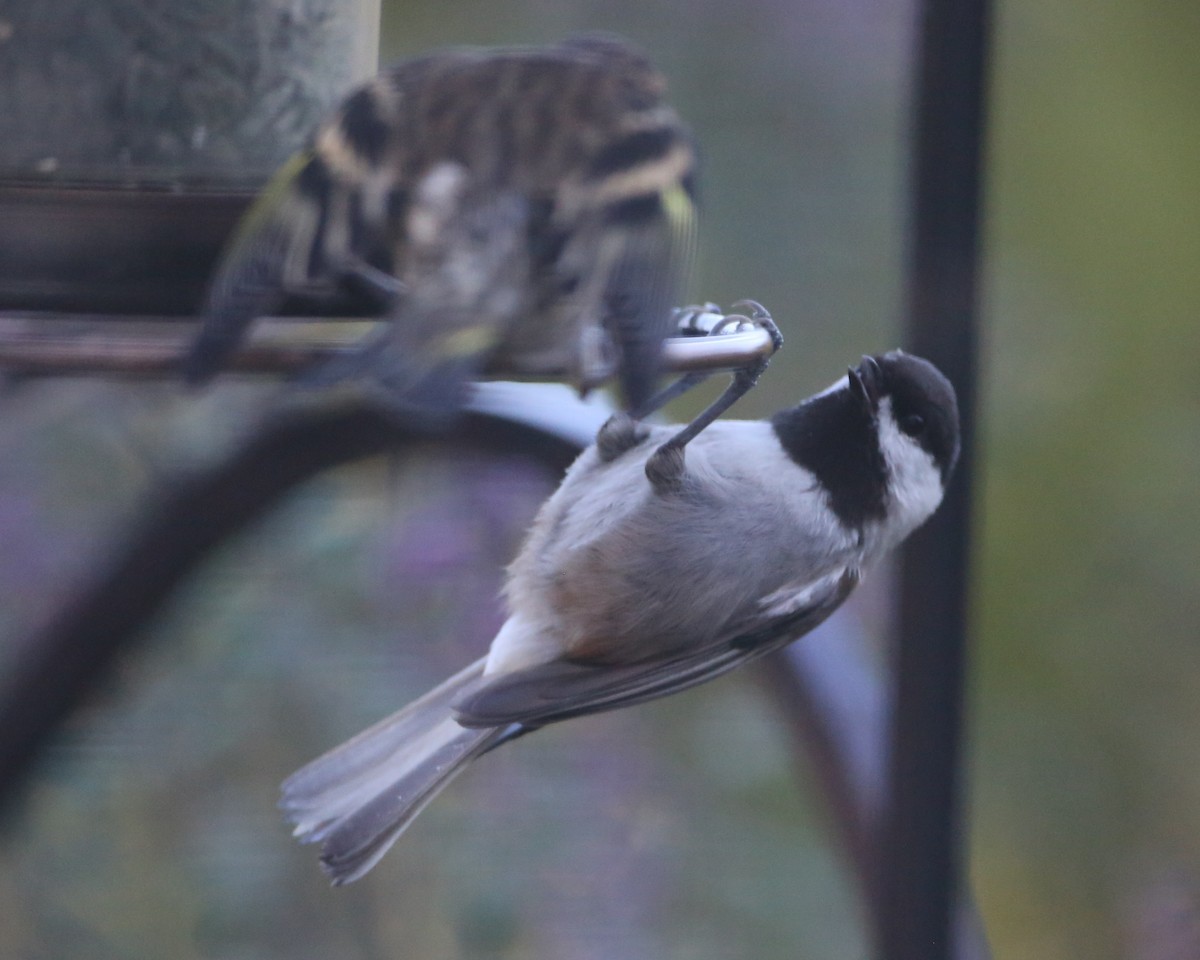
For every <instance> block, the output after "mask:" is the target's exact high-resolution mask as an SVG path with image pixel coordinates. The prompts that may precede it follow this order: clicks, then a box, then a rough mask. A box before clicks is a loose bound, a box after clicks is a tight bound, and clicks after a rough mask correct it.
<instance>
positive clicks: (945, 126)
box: [877, 0, 989, 960]
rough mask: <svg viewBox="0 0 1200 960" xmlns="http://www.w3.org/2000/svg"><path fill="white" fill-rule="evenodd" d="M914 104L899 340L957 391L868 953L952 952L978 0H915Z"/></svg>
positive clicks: (971, 385)
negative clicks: (959, 423)
mask: <svg viewBox="0 0 1200 960" xmlns="http://www.w3.org/2000/svg"><path fill="white" fill-rule="evenodd" d="M921 12H922V20H921V23H920V48H919V52H918V68H917V70H918V72H917V78H916V79H917V86H916V104H915V128H914V146H915V156H914V169H913V179H912V189H913V208H912V209H913V213H912V216H913V220H912V224H911V229H912V234H911V237H912V239H911V247H910V263H909V271H910V279H909V284H910V286H909V304H908V309H909V314H908V331H907V332H908V337H907V340H908V344H909V348H910V349H911V350H912V351H913V352H914V353H918V354H920V355H921V356H924V357H927V358H928V359H930V360H931V361H933V362H934V363H935V364H937V365H938V367H940V368H941V369H942V370H943V371H944V372H945V373H946V375H947V376H948V377H949V378H950V379H951V381H953V383H954V385H955V387H956V388H957V391H958V397H959V403H960V404H961V414H962V417H963V454H962V460H961V461H960V464H959V468H958V475H957V477H956V478H955V481H954V483H953V484H952V486H951V488H950V490H949V492H948V494H947V498H946V501H945V502H944V503H943V505H942V507H941V509H940V510H939V512H938V513H937V515H936V516H935V517H934V518H933V520H932V521H931V522H930V523H929V524H928V526H927V527H925V529H923V530H921V531H920V532H919V533H918V534H917V535H916V536H914V537H913V538H912V539H911V540H910V541H909V544H908V546H907V547H906V549H905V551H904V554H903V563H902V569H901V575H900V610H899V621H900V634H899V635H900V642H899V646H898V649H897V652H896V657H895V660H894V670H895V672H894V677H895V678H896V679H895V683H894V687H893V700H892V702H893V704H894V713H893V720H892V734H891V755H890V771H889V773H890V777H889V780H890V787H889V802H888V807H887V810H886V812H885V814H884V821H883V824H882V837H881V867H880V896H881V903H880V917H879V921H878V923H879V927H878V930H877V944H878V950H879V955H880V957H882V958H885V960H949V958H951V957H957V956H961V955H962V954H961V953H960V952H959V950H958V947H957V941H958V939H959V937H958V934H957V933H956V931H957V930H958V929H959V927H960V925H961V924H962V923H963V922H965V921H963V920H960V912H959V903H960V900H959V885H960V879H961V873H962V863H961V859H962V852H961V851H962V844H961V839H962V837H961V834H962V818H961V814H960V779H961V741H962V728H963V721H962V715H963V710H962V705H963V689H964V678H965V675H966V633H967V595H968V585H969V583H968V571H969V559H970V532H971V493H972V484H973V473H974V439H975V429H974V416H973V414H974V410H975V396H976V362H977V357H976V354H977V350H976V346H977V344H976V339H977V338H976V328H977V316H976V314H977V299H978V297H977V287H978V275H979V246H980V243H979V238H980V196H981V166H982V164H981V154H982V143H983V131H984V94H985V76H986V70H987V61H988V57H987V50H988V42H987V35H988V21H989V17H988V3H987V0H925V2H924V3H923V4H922V7H921Z"/></svg>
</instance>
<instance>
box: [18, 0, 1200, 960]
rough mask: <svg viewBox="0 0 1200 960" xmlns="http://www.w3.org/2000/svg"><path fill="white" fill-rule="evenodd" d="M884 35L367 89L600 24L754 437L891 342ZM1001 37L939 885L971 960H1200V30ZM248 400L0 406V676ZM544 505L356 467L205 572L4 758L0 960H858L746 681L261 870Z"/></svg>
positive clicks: (662, 43) (706, 41)
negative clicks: (336, 756)
mask: <svg viewBox="0 0 1200 960" xmlns="http://www.w3.org/2000/svg"><path fill="white" fill-rule="evenodd" d="M912 19H913V11H912V9H911V8H910V7H909V6H907V5H904V4H883V3H878V2H873V0H850V2H844V0H839V2H834V0H820V2H811V3H808V4H803V5H799V4H793V3H785V2H782V0H750V2H746V3H742V4H737V5H733V4H728V3H718V2H716V0H698V2H687V3H685V2H682V0H673V2H661V3H646V2H633V0H619V2H605V3H600V2H599V0H577V2H570V0H526V2H520V3H507V4H503V5H498V4H495V3H485V2H481V0H471V2H458V3H454V4H446V3H425V2H420V3H417V2H405V3H398V2H397V3H392V4H391V5H388V6H385V11H384V25H383V51H384V57H383V58H384V59H385V60H388V59H393V58H395V57H397V56H402V55H405V54H409V53H414V52H417V51H422V50H426V49H429V48H432V47H437V46H443V45H447V44H458V43H488V44H491V43H512V42H519V43H528V42H542V41H551V40H555V39H558V38H560V37H562V36H563V35H564V34H566V33H569V32H571V31H574V30H579V29H592V28H604V29H612V30H616V31H619V32H621V33H623V34H625V35H627V36H629V37H631V38H633V39H635V40H637V41H638V42H640V43H641V44H642V45H643V46H645V47H646V48H647V49H648V50H650V51H651V53H652V54H653V56H654V58H655V60H656V61H657V62H658V63H659V64H660V66H661V67H662V68H663V69H664V71H665V72H666V73H667V74H668V76H669V77H670V78H671V82H672V90H673V99H674V102H675V103H676V105H677V106H678V107H679V109H680V111H681V112H682V113H683V114H684V116H685V117H687V118H688V120H689V121H690V122H691V124H692V125H693V127H694V128H695V130H696V131H697V133H698V135H699V138H700V140H701V143H702V146H703V148H704V152H705V161H706V162H705V170H704V179H703V184H702V188H703V199H704V220H703V224H702V233H701V240H702V244H701V253H702V257H701V262H700V264H699V267H698V269H697V270H696V273H695V277H696V279H695V284H694V289H693V290H692V294H693V296H694V297H702V298H705V299H712V300H716V301H719V302H721V303H726V304H727V303H729V302H731V301H732V300H735V299H737V298H739V297H744V296H752V297H754V298H756V299H758V300H761V301H762V302H763V303H765V304H767V305H768V306H769V307H770V308H771V309H772V310H773V312H774V314H775V316H776V318H777V319H778V320H779V321H780V324H781V326H782V327H783V329H784V333H785V335H787V337H788V345H787V348H786V350H785V352H784V353H783V354H782V355H781V356H780V357H779V358H778V359H777V360H776V361H775V363H773V364H772V368H771V372H770V374H769V375H768V376H767V377H766V378H765V379H764V381H763V383H762V386H761V387H760V389H759V390H757V391H756V392H755V393H754V394H752V395H751V396H750V397H748V398H747V399H746V400H745V401H744V402H743V403H742V405H741V406H740V407H739V415H741V416H758V415H762V414H765V413H768V412H770V411H772V410H774V409H776V408H778V407H779V406H782V405H784V404H785V403H790V402H793V401H794V400H795V399H797V398H798V397H800V396H803V395H806V394H807V393H809V392H811V391H812V390H814V389H817V388H819V387H821V386H823V385H824V384H825V383H827V382H828V381H830V380H831V379H833V378H834V377H835V376H837V374H838V372H839V370H842V369H844V367H845V365H846V364H847V363H849V362H852V361H854V360H855V359H856V358H857V357H858V356H859V355H860V354H861V353H863V352H867V351H877V350H882V349H886V348H889V347H891V346H894V345H896V344H897V343H898V342H899V321H900V315H901V310H902V304H903V275H902V270H903V257H904V242H905V224H906V202H907V200H906V195H905V188H906V182H907V181H906V177H907V169H906V158H907V141H906V136H907V109H908V102H909V76H910V68H911V60H912V53H913V33H912V30H913V22H912ZM995 27H996V33H995V57H994V62H993V82H992V94H993V108H992V115H991V122H992V127H991V133H990V138H989V150H988V169H989V176H988V200H987V212H988V221H987V249H986V253H987V261H986V273H985V283H986V287H985V291H984V328H983V355H982V371H983V376H984V384H983V388H984V389H983V393H982V410H981V418H982V419H981V438H982V450H981V458H980V463H981V465H982V475H981V477H980V478H979V489H978V505H979V510H978V534H979V539H978V541H977V552H978V561H979V562H978V566H977V568H976V571H975V585H976V589H975V598H974V599H975V617H974V622H975V626H976V630H975V638H974V639H975V657H974V674H973V680H972V686H971V690H970V703H971V709H972V719H971V724H972V741H971V747H970V770H969V790H970V796H969V810H968V815H969V820H970V840H971V863H970V872H971V878H972V881H973V884H974V888H975V891H976V893H977V895H978V899H979V901H980V905H981V909H982V913H983V917H984V920H985V923H986V925H987V928H988V932H989V934H990V937H991V940H992V942H993V946H994V948H995V951H996V955H997V956H998V957H1005V958H1008V957H1014V958H1025V957H1028V958H1038V960H1058V958H1069V957H1070V958H1074V957H1087V958H1098V960H1109V958H1112V960H1116V958H1122V960H1167V958H1171V960H1177V958H1193V957H1197V956H1200V746H1198V744H1200V642H1198V641H1200V629H1198V627H1197V624H1200V589H1198V587H1197V580H1198V577H1197V568H1198V566H1200V565H1198V563H1197V548H1196V544H1197V542H1200V505H1198V502H1197V501H1198V498H1197V480H1196V476H1197V472H1198V470H1200V378H1198V376H1197V375H1198V374H1200V326H1198V324H1197V322H1196V320H1197V312H1198V311H1200V108H1198V107H1197V91H1198V90H1200V6H1197V5H1195V4H1188V3H1179V2H1170V0H1151V2H1143V3H1139V4H1128V3H1125V4H1122V3H1116V2H1113V0H1099V2H1093V3H1087V4H1085V3H1082V2H1080V0H1043V2H1033V0H1011V2H1008V3H1001V4H998V5H997V9H996V24H995ZM264 396H266V392H265V390H264V388H263V387H261V386H256V385H253V384H239V383H233V384H228V385H225V386H223V387H221V388H220V389H217V390H213V391H210V392H209V393H208V394H206V395H204V396H203V397H202V398H200V399H196V398H194V397H186V396H184V395H182V393H181V391H179V390H178V389H177V388H176V387H175V386H174V385H172V384H156V385H139V386H129V385H121V384H114V383H103V382H95V381H66V380H57V381H47V382H38V383H28V384H13V385H11V386H10V388H9V389H8V390H7V391H6V392H5V393H4V395H3V396H2V397H0V411H2V414H0V538H2V539H0V631H2V632H0V636H3V638H4V645H5V652H4V654H3V656H7V655H9V654H11V651H12V650H13V649H15V648H16V645H18V644H19V643H20V641H21V638H23V637H25V636H27V635H29V633H30V631H31V630H32V628H33V627H34V626H35V625H36V624H37V623H39V622H40V621H41V620H42V619H43V618H45V617H46V616H47V615H48V614H49V612H51V611H52V610H53V609H54V608H55V606H56V604H58V603H60V602H61V600H62V598H63V597H65V596H67V595H69V594H70V592H71V589H72V585H73V584H75V583H77V582H79V580H80V578H82V577H83V576H85V575H86V572H87V570H88V569H89V567H90V565H91V564H93V563H94V562H96V561H97V560H98V559H100V558H102V557H103V556H104V554H105V550H106V547H107V545H108V544H110V543H112V542H114V540H115V539H117V538H119V536H120V533H121V531H122V529H123V527H124V524H125V523H126V522H127V521H128V519H129V518H130V517H131V516H133V515H134V514H135V512H136V511H137V510H138V508H139V504H140V502H141V497H142V496H143V495H144V494H145V492H146V491H147V490H149V489H151V488H152V487H153V486H154V485H155V484H156V483H160V482H163V481H164V480H169V478H170V477H171V476H172V475H173V474H175V473H176V472H177V471H179V470H181V469H185V468H186V467H188V466H190V465H194V464H196V463H199V462H205V461H207V460H209V459H211V458H212V457H215V456H218V455H219V454H220V452H221V451H222V450H225V449H228V446H229V444H230V443H231V442H233V439H234V438H235V437H236V436H237V435H238V434H239V431H240V430H241V429H243V427H244V425H245V423H246V419H247V416H246V411H247V410H248V409H252V408H253V407H254V405H255V404H256V403H257V402H260V401H261V400H262V399H263V397H264ZM694 402H697V403H698V402H699V400H698V399H697V400H695V401H694ZM686 412H687V408H681V409H680V411H679V413H680V414H681V415H682V414H683V413H686ZM551 485H552V480H551V478H548V477H545V476H543V475H541V474H540V473H538V472H537V471H536V470H534V469H533V468H531V467H529V466H528V465H527V464H522V463H521V462H519V461H518V460H516V459H514V460H512V461H511V462H495V461H486V462H485V461H482V460H479V459H478V458H472V457H464V456H447V457H430V458H429V460H428V462H422V463H420V464H419V465H417V466H401V465H398V464H393V463H384V462H377V463H371V464H367V465H363V466H359V467H355V468H351V469H346V470H340V471H337V472H335V473H333V474H331V475H328V476H326V477H323V478H321V479H319V480H318V481H316V482H314V483H312V484H310V485H309V486H308V487H306V488H305V489H304V490H303V491H301V492H300V493H299V494H298V495H297V496H296V497H294V498H293V499H292V500H291V501H290V502H289V503H288V504H287V505H286V506H285V507H284V508H283V509H281V510H279V511H278V512H276V513H275V514H274V515H272V516H271V517H270V518H268V519H266V520H265V521H264V522H262V523H261V524H259V525H258V526H257V527H256V528H255V529H254V530H252V531H251V533H250V534H248V535H247V536H245V537H243V538H241V539H240V540H239V541H238V542H237V543H235V544H233V545H231V546H230V547H229V548H228V549H226V550H224V551H222V553H221V555H220V556H219V557H218V558H217V559H216V560H215V561H214V562H213V563H212V564H211V565H210V566H209V567H208V568H207V569H206V570H205V572H204V573H203V575H202V576H201V577H200V578H198V579H197V580H196V581H195V582H194V583H193V584H191V586H190V587H189V589H188V590H186V591H185V592H184V594H183V595H182V596H180V597H179V598H178V599H177V602H175V603H174V604H173V605H172V606H171V608H170V609H169V610H168V611H167V612H166V613H165V614H164V616H163V617H162V618H161V620H160V622H159V624H158V625H157V627H156V629H155V643H154V644H153V645H152V646H151V647H150V648H149V649H148V650H147V651H146V652H145V653H144V654H143V655H140V656H138V657H136V658H133V659H132V660H131V661H130V662H129V663H128V664H127V665H125V667H124V669H123V671H122V674H121V676H120V679H119V681H118V683H116V684H115V685H114V686H113V687H112V688H111V690H110V691H109V692H108V694H107V695H106V697H105V698H104V699H103V701H102V702H99V703H97V704H95V705H94V706H93V707H92V708H91V709H90V710H89V711H88V712H87V713H86V714H85V715H84V716H81V717H80V718H79V719H78V722H77V723H76V724H75V725H74V726H73V728H72V730H71V731H70V732H69V735H68V736H66V737H64V738H63V741H62V743H61V745H60V746H58V747H56V748H55V750H54V751H53V755H52V756H51V757H50V758H49V760H48V762H47V763H46V764H45V765H44V766H43V767H42V768H41V769H40V771H39V774H38V778H37V782H36V783H35V785H34V789H33V790H32V792H31V795H30V798H29V802H28V804H27V805H26V806H25V808H24V810H23V812H22V813H21V814H20V816H19V818H18V819H17V820H16V821H15V822H14V823H13V824H12V827H13V830H12V832H11V833H10V835H9V836H8V837H7V838H6V839H5V842H4V844H3V846H2V847H0V914H2V915H3V916H4V922H3V923H2V924H0V956H4V957H14V958H16V957H20V958H25V957H28V958H41V957H65V956H87V957H108V956H111V957H121V958H137V957H163V956H171V957H180V958H182V957H229V958H258V957H281V958H282V957H289V958H291V957H309V956H311V957H318V956H319V957H328V956H340V957H364V958H374V957H396V956H404V957H454V956H459V957H534V956H537V957H540V956H545V957H556V958H576V957H578V958H591V957H597V958H599V957H605V958H613V957H643V956H644V957H667V958H740V957H745V958H751V957H753V958H772V957H785V956H786V957H795V956H801V957H806V958H814V960H825V958H828V960H834V958H837V960H843V958H854V957H864V956H866V951H867V948H866V945H865V939H864V936H863V932H862V918H861V915H860V914H859V911H858V907H857V904H856V902H855V899H854V892H853V886H852V884H851V882H850V879H849V875H848V871H847V868H846V866H845V864H844V863H843V862H842V860H841V859H840V854H839V851H838V849H837V847H836V844H835V842H834V840H833V838H832V836H831V831H830V824H829V819H828V816H827V815H826V813H825V812H824V811H823V810H822V809H821V807H820V804H819V801H818V798H817V797H816V796H815V795H814V794H813V793H812V792H811V791H809V790H808V789H807V787H806V771H804V770H803V769H800V770H799V771H798V770H797V768H796V766H795V763H794V760H793V758H792V757H791V756H790V755H789V745H788V742H787V740H786V738H785V735H784V733H783V731H782V730H781V729H780V726H779V724H778V722H777V718H775V717H773V716H772V715H771V713H770V711H769V709H768V705H767V704H766V702H765V701H764V700H763V698H762V697H761V696H760V694H759V692H758V691H757V689H756V688H755V687H754V686H753V684H752V683H750V682H749V681H747V679H746V678H743V677H735V678H729V679H726V680H723V681H721V682H720V683H718V684H714V685H711V686H709V687H706V688H703V689H701V690H698V691H695V692H693V693H689V694H687V695H685V696H681V697H678V698H675V699H673V700H669V701H666V702H662V703H658V704H651V705H648V706H646V707H643V708H638V709H637V710H633V711H627V712H624V713H620V714H616V715H613V716H604V717H597V718H591V719H587V720H581V721H578V722H574V723H571V724H568V725H565V726H564V727H562V728H559V729H552V730H548V731H545V732H544V733H541V734H539V735H538V736H537V737H531V738H528V740H525V741H522V742H520V743H518V744H515V745H514V746H513V747H511V748H506V750H504V751H500V752H499V753H497V754H496V755H495V756H492V757H489V758H487V760H486V761H485V762H484V763H482V764H480V765H479V767H478V768H477V769H475V770H474V771H472V773H471V774H469V775H468V776H467V777H466V778H464V779H463V780H462V781H461V782H460V783H459V784H456V786H455V788H454V789H452V790H451V791H450V792H449V793H448V794H447V795H446V796H445V797H443V798H442V799H440V800H439V801H438V802H437V803H436V804H434V805H433V806H432V807H431V808H430V809H429V810H428V811H427V812H426V813H425V814H423V815H422V818H421V820H420V821H419V822H418V824H417V825H416V826H415V827H414V828H413V830H412V831H411V833H410V834H409V835H408V836H406V837H405V838H404V840H403V841H402V842H401V844H400V845H399V847H398V848H397V849H396V850H395V851H394V852H393V853H392V854H391V855H390V856H389V857H388V858H386V859H385V860H384V862H383V863H382V864H381V866H380V867H379V868H378V869H377V871H376V872H375V873H373V874H372V875H371V876H370V878H368V879H367V880H366V881H365V882H363V883H360V884H358V885H356V886H354V887H353V888H350V889H347V890H339V891H330V890H329V889H328V888H327V887H326V886H325V884H324V882H323V880H322V878H321V876H320V873H319V871H318V870H317V867H316V863H315V854H314V851H312V850H308V849H302V848H299V847H297V846H295V845H294V844H293V843H292V841H291V840H290V839H289V838H288V836H287V831H286V828H285V827H284V825H283V824H282V822H281V820H280V818H279V817H278V816H277V815H276V812H275V810H274V803H275V797H276V784H277V783H278V781H279V780H280V779H281V778H282V777H283V776H285V775H286V774H287V773H288V772H290V771H291V770H292V769H294V768H295V767H296V766H298V765H299V764H301V763H303V762H304V761H306V760H307V759H310V758H311V757H312V756H314V755H315V754H316V753H318V752H320V751H321V750H323V749H325V748H327V747H328V746H331V745H333V744H334V743H336V742H338V741H339V740H340V739H341V738H343V737H344V736H346V735H349V734H351V733H352V732H354V731H355V730H357V729H358V728H360V727H362V726H364V725H365V724H367V723H368V722H370V721H372V720H374V719H376V718H377V717H378V716H381V715H383V714H384V713H386V712H389V711H390V710H392V709H394V708H395V707H397V706H399V705H400V704H401V703H402V702H404V700H405V699H406V698H407V697H409V696H410V695H413V694H416V693H418V692H420V691H422V690H423V689H424V688H426V687H428V686H429V685H431V684H432V683H433V682H435V681H436V680H438V679H440V678H441V677H442V676H445V675H446V674H448V673H449V672H451V670H452V669H454V668H455V667H456V665H460V664H462V663H464V662H466V661H467V660H469V659H472V658H473V657H474V656H475V655H477V651H478V650H480V649H481V648H482V646H483V645H484V644H485V643H486V642H487V640H488V639H489V638H490V634H491V631H492V630H493V629H494V627H495V625H496V623H497V622H498V616H499V613H498V606H497V604H496V602H495V596H496V591H497V589H498V585H499V570H500V567H501V565H502V564H503V563H504V562H506V561H507V559H509V558H510V557H511V556H512V553H513V552H514V550H515V549H516V547H517V545H518V543H519V542H520V537H521V534H522V531H523V529H524V525H525V523H526V522H527V520H528V517H529V516H530V515H531V513H532V511H533V510H534V509H535V508H536V505H537V503H538V501H539V499H540V498H541V497H542V496H544V495H545V494H546V493H547V492H548V491H549V489H550V488H551ZM931 589H936V585H931ZM864 615H865V614H864V611H863V610H862V607H861V605H860V607H859V608H858V609H857V610H850V611H848V612H847V616H849V617H856V616H858V617H861V616H864ZM868 622H870V620H869V618H868ZM3 663H4V660H3V659H0V666H2V665H3ZM1189 938H1190V939H1189ZM1173 949H1174V950H1176V952H1170V951H1171V950H1173ZM1189 951H1190V952H1189Z"/></svg>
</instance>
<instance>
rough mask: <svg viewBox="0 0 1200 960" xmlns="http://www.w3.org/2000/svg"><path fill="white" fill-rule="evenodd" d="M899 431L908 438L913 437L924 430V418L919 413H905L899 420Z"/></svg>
mask: <svg viewBox="0 0 1200 960" xmlns="http://www.w3.org/2000/svg"><path fill="white" fill-rule="evenodd" d="M900 429H901V430H903V431H904V432H905V433H907V434H908V435H909V436H910V437H915V436H916V435H917V434H919V433H920V432H921V431H922V430H924V429H925V418H924V417H923V416H921V415H920V414H919V413H906V414H905V415H904V416H902V417H901V418H900Z"/></svg>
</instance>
